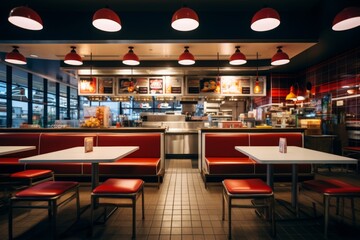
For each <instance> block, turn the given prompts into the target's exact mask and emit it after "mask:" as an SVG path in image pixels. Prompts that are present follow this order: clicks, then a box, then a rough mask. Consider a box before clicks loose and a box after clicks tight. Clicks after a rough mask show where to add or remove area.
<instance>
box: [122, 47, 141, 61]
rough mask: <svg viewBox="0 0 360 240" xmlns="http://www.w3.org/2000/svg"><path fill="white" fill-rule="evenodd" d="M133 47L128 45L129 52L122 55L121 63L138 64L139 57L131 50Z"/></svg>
mask: <svg viewBox="0 0 360 240" xmlns="http://www.w3.org/2000/svg"><path fill="white" fill-rule="evenodd" d="M133 48H134V47H129V52H128V53H126V54H125V55H124V57H123V61H122V63H123V64H125V65H129V66H136V65H139V64H140V61H139V57H138V56H137V55H136V54H135V53H134V51H133Z"/></svg>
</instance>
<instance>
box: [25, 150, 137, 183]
mask: <svg viewBox="0 0 360 240" xmlns="http://www.w3.org/2000/svg"><path fill="white" fill-rule="evenodd" d="M138 149H139V147H138V146H126V147H125V146H123V147H94V150H93V151H92V152H87V153H85V149H84V147H73V148H68V149H64V150H60V151H55V152H50V153H45V154H40V155H36V156H32V157H27V158H21V159H19V162H22V163H91V188H92V189H94V188H95V187H96V186H97V185H98V184H99V163H107V162H115V161H116V160H119V159H121V158H123V157H125V156H127V155H129V154H131V153H133V152H135V151H136V150H138Z"/></svg>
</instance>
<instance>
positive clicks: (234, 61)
mask: <svg viewBox="0 0 360 240" xmlns="http://www.w3.org/2000/svg"><path fill="white" fill-rule="evenodd" d="M235 48H236V51H235V53H234V54H233V55H231V57H230V60H229V63H230V64H231V65H242V64H245V63H246V62H247V61H246V57H245V55H244V54H243V53H242V52H240V46H236V47H235Z"/></svg>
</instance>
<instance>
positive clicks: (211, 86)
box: [200, 77, 220, 93]
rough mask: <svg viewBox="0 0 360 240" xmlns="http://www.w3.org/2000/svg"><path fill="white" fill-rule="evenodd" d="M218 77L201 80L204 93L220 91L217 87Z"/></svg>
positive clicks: (201, 90)
mask: <svg viewBox="0 0 360 240" xmlns="http://www.w3.org/2000/svg"><path fill="white" fill-rule="evenodd" d="M216 86H217V81H216V77H207V78H202V79H201V80H200V92H202V93H220V91H218V90H220V89H218V88H217V87H216Z"/></svg>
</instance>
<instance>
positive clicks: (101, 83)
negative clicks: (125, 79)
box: [98, 77, 114, 95]
mask: <svg viewBox="0 0 360 240" xmlns="http://www.w3.org/2000/svg"><path fill="white" fill-rule="evenodd" d="M98 87H99V89H98V93H99V94H107V95H109V94H114V78H112V77H99V78H98Z"/></svg>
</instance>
